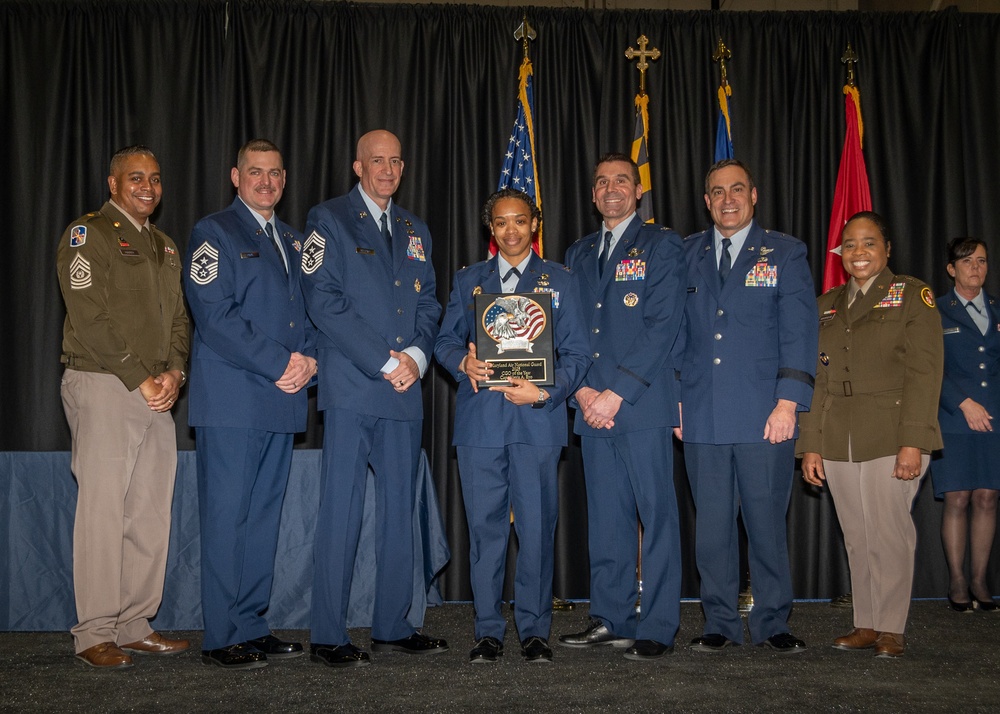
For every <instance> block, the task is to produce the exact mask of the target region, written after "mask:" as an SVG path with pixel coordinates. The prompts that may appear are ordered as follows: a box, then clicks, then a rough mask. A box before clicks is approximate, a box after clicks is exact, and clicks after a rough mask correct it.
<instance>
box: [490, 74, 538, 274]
mask: <svg viewBox="0 0 1000 714" xmlns="http://www.w3.org/2000/svg"><path fill="white" fill-rule="evenodd" d="M531 77H532V69H531V60H530V59H528V58H527V57H525V58H524V61H523V62H522V63H521V72H520V83H519V85H518V91H517V117H516V118H515V119H514V128H513V129H511V132H510V141H509V142H508V143H507V153H506V154H504V159H503V168H502V169H501V170H500V181H499V182H498V183H497V190H498V191H499V190H500V189H502V188H508V187H509V188H515V189H517V190H519V191H524V192H525V193H526V194H528V195H529V196H531V197H532V198H533V199H535V204H536V205H537V206H538V208H539V209H540V208H541V207H542V191H541V189H540V187H539V185H538V165H537V163H536V162H535V124H534V119H533V118H532V114H533V111H532V110H533V109H534V104H535V99H534V94H533V93H532V89H531ZM531 248H532V250H534V251H535V252H536V253H538V255H542V227H541V225H539V227H538V233H536V234H535V235H534V236H533V238H532V240H531ZM496 253H497V244H496V241H495V240H493V237H492V236H491V237H490V255H496Z"/></svg>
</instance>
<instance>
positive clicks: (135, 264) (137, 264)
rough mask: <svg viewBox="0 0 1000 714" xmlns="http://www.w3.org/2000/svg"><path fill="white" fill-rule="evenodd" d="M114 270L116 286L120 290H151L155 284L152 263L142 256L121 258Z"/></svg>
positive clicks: (116, 262)
mask: <svg viewBox="0 0 1000 714" xmlns="http://www.w3.org/2000/svg"><path fill="white" fill-rule="evenodd" d="M112 270H113V272H114V277H113V282H114V286H115V287H116V288H118V289H119V290H149V289H150V287H151V286H152V284H153V276H152V272H151V269H150V263H149V261H148V260H146V259H145V258H143V257H142V256H121V257H120V258H118V259H117V260H116V261H115V262H114V267H113V268H112Z"/></svg>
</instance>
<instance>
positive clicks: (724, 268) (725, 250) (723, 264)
mask: <svg viewBox="0 0 1000 714" xmlns="http://www.w3.org/2000/svg"><path fill="white" fill-rule="evenodd" d="M732 244H733V242H732V241H731V240H730V239H729V238H723V239H722V259H721V260H720V261H719V279H720V280H722V282H723V283H725V282H726V278H728V277H729V271H730V270H732V269H733V257H732V256H731V255H729V246H731V245H732Z"/></svg>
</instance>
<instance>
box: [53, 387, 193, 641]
mask: <svg viewBox="0 0 1000 714" xmlns="http://www.w3.org/2000/svg"><path fill="white" fill-rule="evenodd" d="M62 401H63V409H64V410H65V412H66V420H67V421H68V422H69V428H70V433H71V434H72V437H73V459H72V468H73V475H74V476H75V477H76V481H77V484H78V486H79V494H78V496H77V504H76V523H75V525H74V528H73V585H74V589H75V591H76V613H77V618H78V620H79V622H78V623H77V625H76V626H75V627H74V628H73V629H72V633H73V638H74V641H75V644H76V651H77V652H82V651H83V650H86V649H89V648H90V647H93V646H94V645H96V644H100V643H101V642H115V643H117V644H119V645H123V644H128V643H130V642H135V641H136V640H141V639H142V638H144V637H146V636H147V635H149V634H150V633H151V632H152V628H150V626H149V622H148V620H149V619H150V618H152V617H153V616H154V615H155V614H156V611H157V609H158V608H159V606H160V599H161V597H162V595H163V578H164V572H165V569H166V562H167V543H168V540H169V536H170V505H171V502H172V500H173V492H174V477H175V475H176V472H177V438H176V434H175V432H174V420H173V417H172V416H171V415H170V413H169V412H165V413H162V414H160V413H156V412H154V411H152V410H150V408H149V407H148V406H147V405H146V400H145V399H143V398H142V395H141V393H140V392H139V390H138V389H136V390H134V391H132V392H129V391H128V390H127V389H126V388H125V386H124V385H123V384H122V383H121V381H120V380H119V379H118V378H117V377H115V376H113V375H109V374H99V373H95V372H80V371H77V370H72V369H67V370H66V371H65V372H64V374H63V379H62Z"/></svg>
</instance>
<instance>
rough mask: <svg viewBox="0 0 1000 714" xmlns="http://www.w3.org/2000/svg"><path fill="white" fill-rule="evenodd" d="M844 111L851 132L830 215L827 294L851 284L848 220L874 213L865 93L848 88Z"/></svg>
mask: <svg viewBox="0 0 1000 714" xmlns="http://www.w3.org/2000/svg"><path fill="white" fill-rule="evenodd" d="M844 95H845V99H844V111H845V112H846V115H847V132H846V133H845V135H844V151H843V153H841V155H840V170H839V171H837V188H836V190H835V191H834V194H833V211H832V212H831V214H830V232H829V233H828V235H827V240H826V249H827V253H826V264H825V267H824V269H823V292H826V291H827V290H829V289H830V288H835V287H837V286H838V285H843V284H844V283H846V282H847V273H845V272H844V265H843V263H842V262H841V260H840V232H841V231H842V230H843V229H844V224H845V223H847V219H848V218H850V217H851V216H853V215H854V214H855V213H857V212H858V211H870V210H872V195H871V190H870V189H869V188H868V170H867V169H866V168H865V155H864V153H863V152H862V150H861V146H862V141H863V139H864V123H863V122H862V121H861V93H860V92H859V91H858V88H857V87H855V86H851V85H849V84H848V85H845V86H844Z"/></svg>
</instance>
